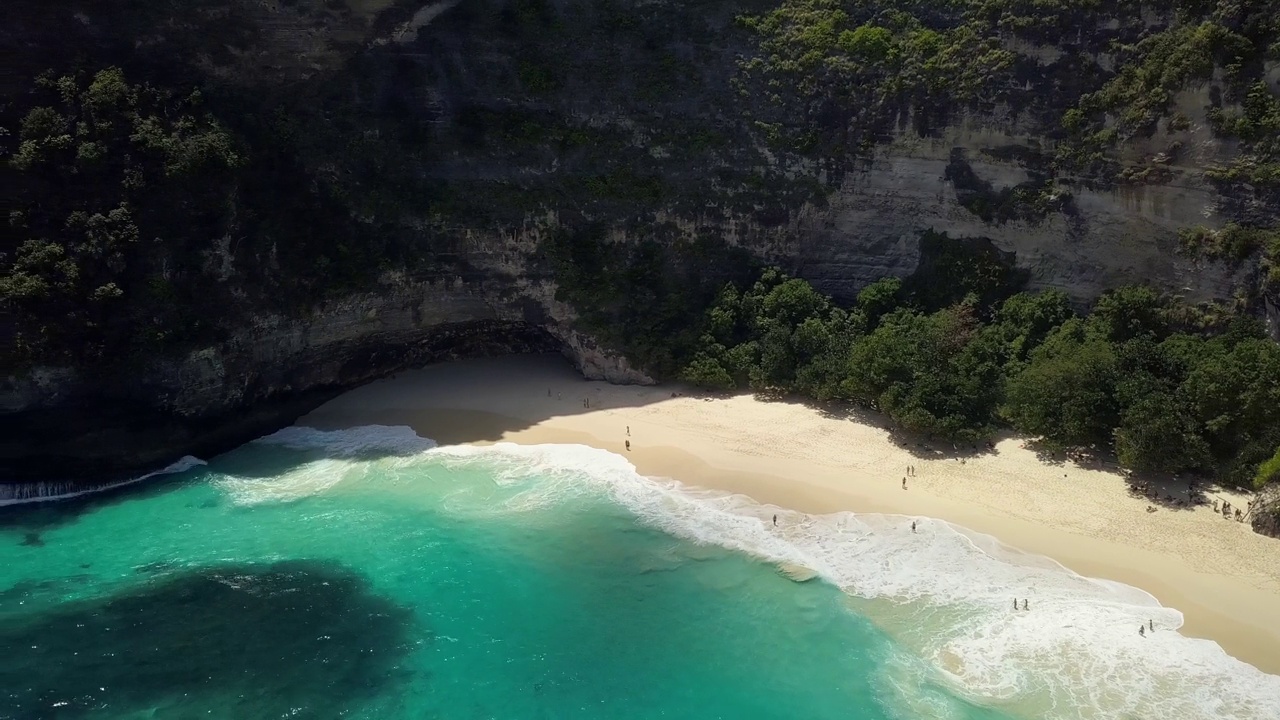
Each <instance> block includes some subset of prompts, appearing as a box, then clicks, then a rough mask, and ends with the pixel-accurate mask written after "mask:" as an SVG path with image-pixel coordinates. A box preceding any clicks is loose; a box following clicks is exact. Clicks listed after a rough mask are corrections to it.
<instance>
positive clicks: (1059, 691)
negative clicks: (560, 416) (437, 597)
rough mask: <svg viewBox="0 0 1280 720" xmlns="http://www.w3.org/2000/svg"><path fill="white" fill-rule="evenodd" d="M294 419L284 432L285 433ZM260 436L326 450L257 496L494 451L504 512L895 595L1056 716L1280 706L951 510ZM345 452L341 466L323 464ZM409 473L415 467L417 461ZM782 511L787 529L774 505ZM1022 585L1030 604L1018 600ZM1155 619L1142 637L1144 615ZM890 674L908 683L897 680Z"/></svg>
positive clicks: (962, 662)
mask: <svg viewBox="0 0 1280 720" xmlns="http://www.w3.org/2000/svg"><path fill="white" fill-rule="evenodd" d="M282 432H283V431H282ZM261 442H266V443H272V444H277V445H282V446H285V447H290V448H294V449H300V450H307V451H313V452H317V451H318V452H320V453H321V455H322V456H323V458H322V459H318V460H312V461H310V462H309V463H304V465H303V466H302V468H303V469H299V470H298V471H297V472H296V474H292V473H287V474H286V475H285V476H284V477H281V478H277V479H273V480H271V481H261V480H256V481H253V485H252V487H249V486H240V487H233V488H232V489H233V490H234V491H235V492H237V493H238V494H239V495H241V496H242V497H252V498H254V499H255V500H254V501H260V500H263V499H284V498H296V497H301V496H303V495H305V494H307V493H311V492H321V491H323V490H325V489H327V488H329V487H332V486H333V485H334V484H336V483H337V482H340V481H341V480H342V479H344V478H346V477H350V476H351V474H352V473H355V472H362V471H361V470H360V468H359V466H360V465H361V464H367V463H368V462H369V461H368V460H361V459H360V458H380V459H377V460H374V462H387V460H386V459H385V456H386V455H387V454H390V455H391V456H392V457H393V458H395V460H394V462H395V463H396V464H397V465H398V466H399V467H402V468H405V469H409V468H411V467H416V465H417V464H423V465H425V466H427V467H429V464H432V463H444V464H446V465H447V464H450V463H472V462H483V463H484V464H485V467H486V470H487V471H489V472H490V473H491V474H492V475H493V477H494V479H495V481H496V482H497V483H498V484H499V485H502V486H504V487H507V488H510V489H514V490H516V493H515V495H514V496H512V497H511V498H510V499H509V500H508V501H507V502H506V503H505V505H504V506H503V507H502V508H500V511H503V512H528V511H531V510H536V509H538V508H542V507H547V506H551V505H555V504H558V503H562V502H565V501H567V500H569V499H571V498H574V497H583V496H590V495H600V494H603V495H605V496H607V497H609V498H611V499H612V500H613V501H615V502H617V503H619V504H621V505H622V506H624V507H626V508H627V509H628V510H629V511H630V512H632V513H633V514H635V515H636V516H637V517H638V518H639V519H640V520H641V521H642V522H644V523H646V524H648V525H650V526H653V527H656V528H659V529H661V530H663V531H665V532H667V533H669V534H671V535H674V536H677V537H681V538H684V539H687V540H691V541H694V542H697V543H702V544H708V545H717V546H721V547H724V548H729V549H732V550H737V551H740V552H744V553H747V554H749V555H752V556H754V557H757V558H760V559H762V560H766V561H769V562H771V563H775V564H778V565H780V566H782V567H785V568H803V569H807V570H808V571H811V572H813V573H816V574H817V575H819V576H821V577H822V578H824V579H825V580H827V581H828V582H830V583H832V584H834V585H836V586H837V587H839V588H841V589H842V590H843V591H845V592H846V593H848V594H849V595H851V596H854V597H857V598H863V599H867V600H872V601H883V602H890V603H892V604H893V606H894V607H896V608H897V610H895V611H894V613H893V614H894V615H895V617H897V619H898V621H897V622H890V623H888V625H890V626H892V627H891V628H890V629H892V630H893V631H894V632H895V634H897V635H898V636H899V637H900V639H902V641H903V642H904V643H905V644H906V645H907V646H909V647H911V648H913V649H914V650H915V651H916V652H918V653H920V654H921V655H922V656H923V657H925V658H926V659H928V660H930V661H931V662H932V663H933V665H934V666H935V667H936V668H937V669H938V672H939V673H941V674H942V675H943V676H944V677H946V678H947V679H948V680H949V681H950V683H951V684H953V685H954V687H955V688H957V689H958V690H960V691H961V692H962V693H963V694H964V695H966V696H968V697H970V698H971V699H973V700H975V701H977V702H980V703H984V704H995V705H998V706H1004V707H1007V708H1009V709H1012V710H1015V711H1017V712H1019V713H1020V714H1024V715H1031V716H1037V717H1050V718H1098V719H1115V720H1131V719H1136V718H1144V719H1145V718H1161V719H1162V720H1192V719H1201V718H1203V719H1206V720H1207V719H1209V718H1212V719H1214V720H1219V719H1224V718H1235V719H1238V720H1273V719H1274V718H1277V717H1280V677H1277V676H1272V675H1267V674H1265V673H1262V672H1261V671H1260V670H1258V669H1257V668H1254V667H1253V666H1251V665H1248V664H1246V663H1243V662H1241V661H1239V660H1236V659H1235V658H1232V657H1230V656H1229V655H1227V654H1226V653H1225V652H1224V651H1223V650H1222V648H1221V647H1219V646H1218V645H1217V644H1216V643H1214V642H1212V641H1208V640H1200V639H1195V638H1188V637H1184V636H1182V635H1180V634H1179V633H1178V632H1177V631H1176V629H1177V628H1178V627H1180V626H1181V624H1182V616H1181V613H1179V612H1177V611H1176V610H1173V609H1170V608H1165V607H1162V606H1161V605H1160V604H1159V603H1158V602H1157V601H1156V600H1155V598H1153V597H1152V596H1151V595H1149V594H1148V593H1145V592H1143V591H1141V590H1139V589H1137V588H1133V587H1130V586H1126V585H1123V584H1119V583H1113V582H1107V581H1100V580H1094V579H1090V578H1086V577H1082V576H1080V575H1077V574H1075V573H1073V572H1071V571H1070V570H1068V569H1066V568H1064V567H1063V566H1061V565H1059V564H1058V563H1056V562H1054V561H1052V560H1050V559H1048V558H1044V557H1040V556H1035V555H1028V554H1026V553H1022V552H1019V551H1017V550H1016V549H1013V548H1010V547H1007V546H1004V545H1002V544H1001V543H999V542H998V541H997V540H996V539H995V538H992V537H990V536H986V535H981V534H978V533H973V532H971V531H968V530H965V529H963V528H960V527H957V526H954V525H951V524H949V523H946V522H943V521H939V520H928V519H926V520H923V521H919V523H918V532H916V533H912V531H911V528H910V521H909V519H907V518H903V517H898V516H885V515H872V514H855V513H847V512H846V513H836V514H831V515H806V514H802V513H796V512H792V511H788V510H784V509H781V508H776V507H772V506H765V505H761V504H760V503H757V502H755V501H753V500H751V499H750V498H747V497H744V496H740V495H730V494H725V493H715V492H709V491H704V490H697V489H694V488H689V487H685V486H683V485H681V484H679V483H677V482H675V481H671V480H661V479H655V478H647V477H644V476H642V475H640V474H639V473H637V472H636V469H635V467H634V466H633V465H631V463H630V462H628V461H627V460H626V458H624V457H622V456H620V455H616V454H614V453H610V452H607V451H603V450H597V449H594V448H590V447H587V446H582V445H535V446H522V445H515V444H511V443H499V444H497V445H493V446H487V447H472V446H451V447H444V448H434V449H432V448H431V447H430V446H431V445H434V443H431V441H429V440H426V439H423V438H418V437H417V436H416V435H413V434H412V431H411V430H410V429H409V428H385V427H376V426H371V427H365V428H354V429H351V430H339V431H330V432H327V433H326V432H323V431H316V430H311V429H299V428H291V429H290V432H288V433H285V434H284V435H281V434H280V433H277V434H276V435H274V436H268V438H264V439H263V440H262V441H261ZM326 463H336V464H326ZM403 476H409V474H408V473H405V474H403ZM775 513H776V514H777V515H778V516H779V527H776V528H775V527H773V525H772V522H771V518H772V516H773V515H774V514H775ZM1014 598H1018V599H1019V600H1021V599H1023V598H1025V599H1027V600H1028V601H1029V610H1026V611H1023V610H1014V609H1013V600H1014ZM1148 623H1152V624H1154V626H1155V627H1156V631H1155V632H1154V633H1149V634H1148V635H1147V636H1145V637H1143V636H1140V635H1139V634H1138V633H1137V628H1138V626H1139V625H1146V624H1148ZM891 684H896V682H893V683H891Z"/></svg>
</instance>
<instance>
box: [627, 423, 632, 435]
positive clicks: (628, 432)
mask: <svg viewBox="0 0 1280 720" xmlns="http://www.w3.org/2000/svg"><path fill="white" fill-rule="evenodd" d="M627 437H631V426H630V425H628V426H627Z"/></svg>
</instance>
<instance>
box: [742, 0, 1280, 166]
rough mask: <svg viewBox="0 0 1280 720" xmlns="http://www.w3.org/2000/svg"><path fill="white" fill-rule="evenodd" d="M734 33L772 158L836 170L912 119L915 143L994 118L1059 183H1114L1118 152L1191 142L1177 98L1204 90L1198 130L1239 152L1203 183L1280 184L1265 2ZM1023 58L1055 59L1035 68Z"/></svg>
mask: <svg viewBox="0 0 1280 720" xmlns="http://www.w3.org/2000/svg"><path fill="white" fill-rule="evenodd" d="M742 23H743V25H744V26H745V27H747V28H748V29H750V30H751V31H753V32H754V33H756V34H757V35H758V37H759V39H760V52H759V53H757V54H754V55H752V56H750V57H748V58H746V59H744V60H743V63H742V67H743V72H744V74H743V79H742V80H741V81H740V87H741V92H742V95H743V98H744V99H745V100H747V102H748V104H749V107H751V108H752V109H753V112H754V115H755V116H756V119H757V122H758V123H759V124H760V126H761V128H763V129H764V130H765V131H766V133H767V135H768V137H769V138H771V139H772V140H774V141H775V142H776V143H778V144H779V145H780V146H782V147H786V148H789V149H792V150H794V151H797V152H801V153H806V154H812V155H817V156H820V157H822V158H824V159H827V160H831V161H837V162H836V164H838V160H837V159H838V158H842V157H848V156H857V155H863V154H866V153H869V152H870V151H871V149H872V148H873V147H874V145H875V144H876V143H877V142H879V141H881V140H882V139H885V138H887V137H888V136H890V135H891V134H892V133H893V132H894V131H895V130H896V129H897V128H898V127H900V126H901V125H902V124H903V123H904V122H906V121H908V120H909V121H910V122H911V123H912V125H913V127H914V129H915V130H916V131H917V132H919V133H920V134H922V135H925V134H932V133H935V132H937V131H939V130H941V129H942V128H944V127H945V126H946V125H947V124H948V123H949V122H951V121H952V120H954V119H955V118H956V117H957V116H959V115H962V114H965V113H970V114H975V115H985V114H988V113H992V112H999V113H1005V114H1009V115H1012V116H1014V117H1017V118H1021V119H1022V120H1023V122H1024V124H1025V125H1026V126H1027V128H1028V130H1030V131H1031V132H1033V133H1035V134H1036V135H1038V136H1042V137H1046V138H1051V139H1054V140H1058V141H1060V142H1059V144H1058V148H1057V150H1056V154H1055V156H1054V158H1053V163H1052V170H1053V171H1054V172H1055V173H1057V174H1061V175H1064V176H1084V177H1087V178H1090V179H1092V180H1095V181H1100V182H1105V183H1110V182H1115V181H1117V180H1121V179H1122V177H1121V175H1120V172H1121V170H1122V168H1121V165H1120V162H1119V155H1118V151H1119V150H1120V149H1121V148H1122V147H1123V146H1124V145H1125V144H1126V143H1127V142H1129V141H1131V140H1133V139H1134V138H1138V137H1142V138H1151V137H1152V136H1154V135H1156V134H1157V133H1158V132H1167V133H1169V134H1171V135H1172V134H1174V133H1176V132H1177V131H1180V130H1184V129H1186V126H1187V125H1188V124H1189V122H1190V120H1189V119H1188V118H1187V117H1185V116H1183V115H1181V113H1180V112H1179V111H1177V109H1176V107H1175V105H1176V103H1175V99H1176V97H1177V95H1178V93H1180V92H1182V91H1183V90H1185V89H1187V88H1188V87H1190V86H1191V85H1192V84H1194V83H1203V82H1212V83H1213V84H1214V87H1215V91H1214V97H1213V98H1212V100H1211V105H1210V106H1209V107H1208V108H1205V111H1206V112H1207V115H1206V117H1207V118H1208V119H1209V121H1210V123H1211V124H1212V126H1213V128H1214V130H1215V131H1217V132H1218V133H1219V134H1220V135H1222V136H1223V137H1233V138H1239V139H1240V140H1241V141H1242V148H1241V152H1240V153H1239V155H1238V156H1237V157H1236V158H1234V159H1233V160H1231V161H1230V162H1229V163H1228V164H1227V165H1225V166H1223V167H1220V168H1216V169H1214V170H1212V171H1211V172H1210V177H1212V178H1214V179H1218V180H1221V181H1224V182H1245V183H1252V184H1255V185H1257V184H1261V185H1271V184H1275V183H1276V182H1278V181H1280V180H1278V178H1280V175H1278V174H1277V173H1278V172H1280V170H1278V169H1277V168H1280V165H1277V163H1278V162H1280V155H1277V150H1278V148H1277V147H1276V141H1275V137H1276V134H1275V132H1274V130H1275V122H1276V121H1275V117H1276V112H1275V107H1276V103H1277V102H1280V101H1277V98H1276V95H1277V92H1278V90H1277V88H1276V86H1275V84H1274V82H1273V83H1272V85H1270V86H1269V85H1268V84H1267V82H1266V80H1265V77H1266V74H1267V71H1268V69H1269V68H1271V67H1274V64H1275V63H1276V62H1280V8H1277V5H1276V4H1275V2H1274V1H1273V0H1221V1H1216V0H1173V2H1170V3H1166V4H1164V6H1162V7H1159V8H1156V7H1154V6H1153V5H1152V4H1151V3H1144V2H1142V1H1141V0H1092V1H1090V2H1074V1H1073V0H1056V1H1055V0H1049V1H1047V2H1027V1H1026V0H949V1H947V2H927V1H920V2H915V1H911V0H784V1H783V2H782V3H781V4H780V5H779V6H778V7H777V8H775V9H772V10H770V11H768V12H766V13H762V14H758V15H746V16H744V17H743V18H742ZM1028 47H1030V48H1037V47H1040V48H1045V49H1047V50H1048V51H1049V52H1050V53H1052V54H1054V55H1057V56H1058V59H1057V60H1056V61H1055V62H1053V63H1051V64H1048V65H1045V64H1043V63H1042V62H1041V61H1040V60H1039V59H1038V58H1037V56H1036V54H1035V53H1034V52H1032V53H1027V52H1020V50H1023V49H1025V48H1028ZM1104 55H1105V57H1106V59H1105V60H1104V59H1103V56H1104ZM1235 108H1239V109H1238V110H1237V109H1235ZM1174 142H1176V141H1175V139H1173V138H1171V140H1170V146H1171V149H1172V150H1173V152H1174V154H1176V152H1177V148H1176V147H1174V146H1173V143H1174Z"/></svg>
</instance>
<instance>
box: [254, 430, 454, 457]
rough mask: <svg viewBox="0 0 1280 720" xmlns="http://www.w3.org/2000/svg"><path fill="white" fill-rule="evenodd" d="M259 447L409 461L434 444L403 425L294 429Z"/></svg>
mask: <svg viewBox="0 0 1280 720" xmlns="http://www.w3.org/2000/svg"><path fill="white" fill-rule="evenodd" d="M254 442H255V443H259V444H262V445H280V446H283V447H287V448H289V449H291V450H321V451H324V453H325V455H327V456H329V457H339V458H353V457H368V456H372V455H377V456H382V455H391V456H399V457H408V456H413V455H417V454H418V453H421V452H423V451H424V450H430V449H431V448H433V447H435V446H436V443H435V441H434V440H431V439H429V438H424V437H419V436H418V434H417V433H415V432H414V431H413V428H409V427H405V426H404V425H361V426H359V427H353V428H346V429H344V430H317V429H316V428H311V427H303V426H301V425H293V426H290V427H287V428H283V429H281V430H277V431H276V432H273V433H271V434H270V435H266V436H264V437H260V438H258V439H257V440H254Z"/></svg>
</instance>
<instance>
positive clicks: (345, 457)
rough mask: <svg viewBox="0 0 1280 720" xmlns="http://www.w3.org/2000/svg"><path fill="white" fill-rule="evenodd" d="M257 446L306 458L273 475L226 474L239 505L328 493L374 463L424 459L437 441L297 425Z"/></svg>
mask: <svg viewBox="0 0 1280 720" xmlns="http://www.w3.org/2000/svg"><path fill="white" fill-rule="evenodd" d="M252 444H254V445H259V446H275V447H283V448H287V449H289V450H296V451H301V452H306V453H308V454H309V455H310V456H311V457H308V458H307V459H306V460H304V461H303V462H300V463H297V464H295V465H292V466H290V467H289V468H288V469H287V470H285V471H284V472H282V473H281V474H279V475H276V476H273V477H270V478H260V477H246V476H242V475H236V474H223V475H221V477H219V479H218V480H217V481H216V482H217V483H218V485H219V486H221V487H222V488H223V489H224V490H225V491H226V492H228V493H229V494H230V495H231V497H232V499H233V501H234V502H236V503H237V504H240V505H256V504H259V503H270V502H288V501H292V500H300V499H302V498H305V497H309V496H311V495H315V494H317V493H321V492H324V491H326V490H329V489H330V488H332V487H334V486H335V485H337V484H339V483H341V482H343V481H344V480H347V479H349V478H352V477H363V476H364V475H365V474H366V472H367V471H368V469H369V466H370V464H371V463H376V464H379V465H380V466H381V465H402V464H405V463H411V462H413V461H414V460H420V459H421V454H422V453H424V452H426V451H427V450H430V449H432V448H434V447H435V446H436V443H435V441H434V440H431V439H429V438H424V437H420V436H418V435H417V434H416V433H414V432H413V430H412V429H411V428H408V427H404V426H390V425H363V426H360V427H354V428H348V429H345V430H318V429H316V428H311V427H303V426H300V425H294V426H291V427H287V428H283V429H281V430H278V431H276V432H274V433H272V434H270V435H266V436H264V437H260V438H258V439H257V440H254V441H253V443H252Z"/></svg>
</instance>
